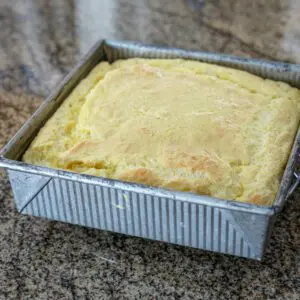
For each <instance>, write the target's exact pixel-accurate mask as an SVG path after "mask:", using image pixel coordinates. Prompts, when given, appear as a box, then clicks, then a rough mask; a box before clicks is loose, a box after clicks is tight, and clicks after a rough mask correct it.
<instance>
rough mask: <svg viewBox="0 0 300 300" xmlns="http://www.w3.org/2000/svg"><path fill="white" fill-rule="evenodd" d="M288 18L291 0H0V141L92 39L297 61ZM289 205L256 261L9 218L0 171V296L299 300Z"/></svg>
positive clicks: (297, 233)
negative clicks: (258, 259) (269, 241)
mask: <svg viewBox="0 0 300 300" xmlns="http://www.w3.org/2000/svg"><path fill="white" fill-rule="evenodd" d="M202 2H203V3H202ZM299 16H300V2H299V1H297V0H289V1H279V0H270V1H263V0H255V1H246V0H239V1H238V0H228V1H211V0H210V1H208V0H206V1H197V0H174V1H158V0H153V1H146V0H141V1H133V0H131V1H129V0H101V1H96V0H89V1H85V0H74V1H71V0H68V1H46V0H28V1H22V0H19V1H16V0H15V1H11V0H2V1H1V3H0V41H1V43H0V145H3V144H4V143H5V142H6V141H7V140H8V139H9V138H10V137H11V136H12V135H13V134H14V133H15V132H16V130H17V129H18V128H19V127H20V125H21V124H22V123H23V122H24V121H25V120H26V119H27V118H28V117H29V115H30V114H31V113H32V112H33V110H34V109H35V108H36V107H37V106H38V105H39V103H41V101H42V99H43V97H44V96H45V95H47V94H48V93H49V91H50V90H51V89H52V88H53V87H54V86H55V84H56V83H57V82H58V81H59V80H60V79H61V78H62V76H63V75H64V74H66V73H67V72H68V71H69V70H70V68H71V67H72V66H73V65H74V64H75V63H76V62H77V61H78V59H79V57H80V56H81V55H82V54H84V53H85V52H86V51H87V50H88V49H89V48H90V46H91V45H92V44H93V43H94V42H96V41H97V40H98V39H101V38H114V39H127V40H139V41H142V42H147V43H155V44H161V45H169V46H176V47H184V48H187V49H196V50H207V51H214V52H223V53H230V54H236V55H240V56H250V57H262V58H267V59H277V60H284V61H289V62H298V63H299V62H300V26H299V24H300V17H299ZM298 200H299V193H296V195H295V196H294V197H292V198H291V199H290V200H289V201H288V203H287V205H286V208H285V210H284V212H283V214H282V215H281V216H280V217H279V220H278V222H277V223H276V227H275V229H274V231H273V235H272V239H271V243H270V247H269V248H268V250H267V253H266V256H265V260H264V261H263V262H262V263H258V262H253V261H246V260H243V259H238V258H233V257H229V256H223V255H216V254H210V253H207V252H204V251H200V250H192V249H186V248H183V247H176V246H171V245H166V244H162V243H157V242H151V241H145V240H141V239H138V238H131V237H124V236H122V235H118V234H112V233H106V232H101V231H97V230H92V229H86V228H82V227H78V226H72V225H66V224H61V223H56V222H49V221H45V220H40V219H37V218H31V217H26V216H20V215H18V214H17V213H16V210H15V208H14V204H13V200H12V195H11V191H10V187H9V183H8V180H7V177H6V176H5V175H4V174H3V173H0V245H1V247H0V282H1V287H0V299H105V298H117V299H119V298H120V299H121V298H122V297H123V298H127V299H128V298H129V299H134V298H137V299H139V298H145V299H149V298H155V297H157V298H165V299H179V298H184V299H241V298H246V299H299V297H300V296H299V295H300V252H299V249H300V202H299V201H298ZM107 259H108V260H107Z"/></svg>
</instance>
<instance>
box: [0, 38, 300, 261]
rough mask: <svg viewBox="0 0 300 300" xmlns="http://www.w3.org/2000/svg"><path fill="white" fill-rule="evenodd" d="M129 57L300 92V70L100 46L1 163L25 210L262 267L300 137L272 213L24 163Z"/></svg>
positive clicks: (215, 57) (19, 136) (137, 47)
mask: <svg viewBox="0 0 300 300" xmlns="http://www.w3.org/2000/svg"><path fill="white" fill-rule="evenodd" d="M129 57H161V58H162V57H163V58H173V57H182V58H189V59H196V60H201V61H208V62H213V63H218V64H221V65H226V66H231V67H235V68H239V69H242V70H247V71H250V72H252V73H254V74H258V75H261V76H264V77H266V78H271V79H279V80H282V81H286V82H288V83H291V84H293V85H295V86H299V76H300V68H299V66H298V65H290V64H280V63H274V62H264V61H259V60H252V59H241V58H236V57H231V56H225V55H218V54H210V53H201V52H190V51H185V50H180V49H166V48H158V47H153V46H152V47H151V46H150V47H149V46H145V45H141V44H137V43H129V42H117V41H105V42H103V43H101V42H99V43H98V44H97V45H96V46H95V47H94V48H93V49H92V50H91V51H90V52H89V54H88V55H87V56H86V57H85V58H84V59H83V60H82V61H81V62H80V64H79V65H78V66H77V67H76V68H75V69H74V70H73V71H72V72H71V74H70V75H69V76H68V77H67V78H66V79H65V80H64V82H63V83H62V84H61V85H60V86H59V87H58V89H57V90H56V91H55V92H54V93H53V94H52V95H51V96H50V97H49V98H48V99H47V100H46V101H45V103H44V104H43V105H42V106H41V108H40V109H39V110H38V111H37V112H36V113H35V114H34V115H33V117H32V118H31V119H30V120H29V121H28V122H27V123H26V124H25V125H24V126H23V128H22V129H21V130H20V131H19V132H18V133H17V134H16V136H15V137H14V138H13V139H12V140H11V141H10V142H9V143H8V145H7V146H6V147H4V150H3V152H2V156H1V155H0V166H1V165H2V166H3V167H5V168H7V169H8V173H9V178H10V181H11V185H12V188H13V192H14V196H15V200H16V204H17V208H18V210H19V211H20V212H21V213H25V214H30V215H34V216H40V217H45V218H48V219H53V220H58V221H63V222H69V223H73V224H79V225H83V226H88V227H93V228H99V229H104V230H109V231H114V232H119V233H124V234H128V235H133V236H139V237H144V238H149V239H153V240H160V241H165V242H169V243H174V244H179V245H184V246H190V247H194V248H200V249H205V250H211V251H215V252H221V253H227V254H233V255H238V256H242V257H247V258H252V259H261V258H262V256H263V252H264V250H265V247H266V245H267V242H268V239H269V235H270V230H271V228H272V225H273V222H274V220H275V216H276V213H277V212H278V211H279V210H280V209H281V207H282V205H283V203H284V201H285V198H286V195H287V193H288V190H289V187H290V184H291V180H292V174H293V167H294V164H295V161H296V157H297V152H298V149H299V145H300V135H299V133H298V135H297V138H296V139H295V144H294V148H293V150H292V152H291V155H290V159H289V162H288V165H287V168H286V170H285V173H284V176H283V180H282V183H281V187H280V190H279V192H278V195H277V199H276V201H275V203H274V205H273V206H271V207H259V206H255V205H251V204H247V203H238V202H234V201H222V200H219V199H215V198H211V197H207V196H200V195H194V194H190V193H182V192H176V191H167V190H163V189H157V188H151V187H146V186H143V185H137V184H133V183H126V182H121V181H116V180H110V179H104V178H101V177H92V176H88V175H82V174H76V173H71V172H67V171H62V170H54V169H48V168H44V167H38V166H32V165H28V164H25V163H23V162H20V161H17V159H19V157H20V156H21V155H22V154H23V152H24V150H25V149H26V147H27V146H28V144H29V143H30V141H31V140H32V139H33V137H34V136H35V134H36V132H37V131H38V130H39V129H40V128H41V126H42V125H43V124H44V122H45V121H46V120H47V119H48V118H49V117H50V116H51V114H52V113H53V112H54V111H55V110H56V109H57V108H58V107H59V105H60V104H61V103H62V102H63V100H64V99H65V98H66V97H67V95H68V94H69V93H70V91H71V90H72V89H73V88H74V86H76V84H77V83H78V81H79V80H80V79H82V78H83V77H84V76H85V75H86V74H87V73H88V71H89V70H91V69H92V68H93V67H94V66H95V65H96V64H97V63H98V62H99V61H100V60H109V61H113V60H116V59H119V58H129Z"/></svg>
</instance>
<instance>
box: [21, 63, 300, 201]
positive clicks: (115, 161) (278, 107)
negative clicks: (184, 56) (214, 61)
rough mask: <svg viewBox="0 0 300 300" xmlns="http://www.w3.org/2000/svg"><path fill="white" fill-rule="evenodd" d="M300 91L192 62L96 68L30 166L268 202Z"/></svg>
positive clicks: (41, 137)
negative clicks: (36, 165) (42, 166)
mask: <svg viewBox="0 0 300 300" xmlns="http://www.w3.org/2000/svg"><path fill="white" fill-rule="evenodd" d="M299 99H300V92H299V90H297V89H295V88H292V87H290V86H289V85H287V84H285V83H282V82H275V81H270V80H264V79H262V78H260V77H257V76H254V75H251V74H249V73H246V72H242V71H237V70H234V69H230V68H226V67H221V66H216V65H211V64H206V63H200V62H194V61H187V60H180V59H174V60H160V59H150V60H147V59H129V60H120V61H116V62H115V63H113V64H111V65H109V64H108V63H100V64H99V65H98V66H97V67H96V68H94V70H93V71H92V72H91V73H90V74H89V75H88V76H87V78H86V79H84V80H83V81H82V82H81V83H80V84H79V85H78V86H77V88H76V89H75V90H74V91H73V93H72V94H71V95H70V96H69V97H68V99H66V101H65V102H64V103H63V104H62V106H61V107H60V108H59V109H58V110H57V112H56V113H55V114H54V116H53V117H52V118H51V119H50V120H49V121H48V122H47V124H46V125H45V126H44V128H42V129H41V131H40V133H39V134H38V136H37V137H36V139H35V140H34V141H33V142H32V144H31V146H30V147H29V149H28V150H27V152H26V153H25V155H24V157H23V159H24V161H26V162H29V163H33V164H38V165H45V166H49V167H54V168H62V169H68V170H72V171H75V172H81V173H87V174H91V175H97V176H105V177H110V178H116V179H121V180H126V181H134V182H139V183H144V184H148V185H153V186H158V187H164V188H170V189H177V190H181V191H191V192H194V193H199V194H207V195H211V196H214V197H218V198H222V199H233V200H239V201H247V202H251V203H256V204H271V203H272V201H273V200H274V197H275V195H276V192H277V189H278V185H279V182H280V179H281V176H282V172H283V169H284V166H285V164H286V160H287V157H288V153H289V151H290V148H291V145H292V141H293V137H294V136H295V133H296V129H297V127H298V122H299V116H300V112H299Z"/></svg>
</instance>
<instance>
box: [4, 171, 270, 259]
mask: <svg viewBox="0 0 300 300" xmlns="http://www.w3.org/2000/svg"><path fill="white" fill-rule="evenodd" d="M9 174H10V178H11V179H12V184H13V185H14V183H15V184H16V185H19V187H20V185H21V186H22V185H23V186H24V185H26V184H27V182H26V181H27V179H25V178H24V174H23V173H21V172H16V171H9ZM33 177H35V175H33ZM37 177H39V176H37ZM16 178H19V179H18V180H17V181H16ZM22 179H25V182H22ZM44 180H45V185H44V186H43V187H42V188H41V189H40V190H39V192H38V193H37V194H35V195H33V198H32V199H31V200H30V201H29V202H27V203H18V201H17V204H19V205H18V208H19V210H20V212H22V213H25V214H29V215H33V216H40V217H44V218H48V219H52V220H58V221H63V222H68V223H72V224H79V225H83V226H87V227H92V228H99V229H104V230H109V231H113V232H119V233H123V234H127V235H133V236H139V237H144V238H149V239H153V240H159V241H165V242H169V243H174V244H179V245H184V246H190V247H194V248H200V249H205V250H211V251H215V252H223V253H227V254H232V255H238V256H243V257H248V258H254V259H255V258H259V257H260V254H261V253H260V252H261V251H262V246H263V244H262V243H263V240H261V243H260V244H259V247H257V245H256V243H253V241H248V238H249V239H250V240H251V236H250V235H249V236H248V237H247V232H244V231H243V230H242V228H241V227H240V226H239V224H237V222H236V220H235V218H234V216H233V215H232V213H231V211H230V210H228V209H222V208H218V207H212V206H209V205H201V204H196V203H189V202H184V201H180V200H174V199H170V198H166V197H158V196H153V195H149V194H143V193H137V192H133V191H125V190H122V189H115V188H109V187H103V186H98V185H94V184H87V183H81V182H77V181H72V180H65V179H60V178H48V177H44ZM15 188H16V187H15ZM19 197H20V196H19ZM244 214H245V213H244ZM263 219H265V218H264V216H263V218H262V217H261V216H259V215H257V216H256V217H253V218H252V223H253V225H254V223H257V222H259V224H260V225H261V226H265V225H266V224H264V222H262V221H263ZM260 230H261V228H260Z"/></svg>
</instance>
